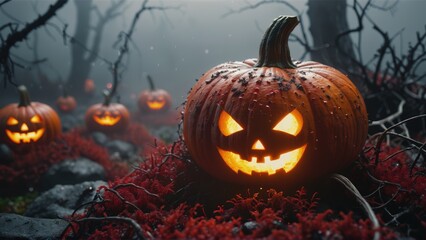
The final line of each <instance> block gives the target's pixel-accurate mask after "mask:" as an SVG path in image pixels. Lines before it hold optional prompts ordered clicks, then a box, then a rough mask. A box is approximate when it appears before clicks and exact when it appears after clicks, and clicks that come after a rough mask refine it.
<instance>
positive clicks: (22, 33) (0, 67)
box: [0, 0, 68, 87]
mask: <svg viewBox="0 0 426 240" xmlns="http://www.w3.org/2000/svg"><path fill="white" fill-rule="evenodd" d="M67 2H68V0H57V2H56V3H54V4H52V5H50V6H49V8H48V10H47V11H46V12H45V13H44V14H43V15H40V16H39V17H38V18H37V19H35V20H34V21H33V22H31V23H29V24H27V25H25V27H24V28H22V29H20V30H18V29H17V27H15V28H13V29H12V28H11V30H12V31H11V33H10V34H9V35H8V36H7V38H6V39H4V38H3V37H1V40H2V43H1V48H0V72H1V73H2V74H3V81H4V87H6V85H7V83H8V82H9V83H10V84H12V85H15V86H16V84H15V83H14V82H13V80H12V79H13V74H14V66H15V64H16V63H15V61H13V59H12V58H11V54H10V50H11V48H12V47H14V46H15V45H16V44H17V43H18V42H21V41H23V40H25V39H26V37H27V36H28V34H30V33H31V32H32V31H34V30H35V29H37V28H39V27H41V26H43V25H45V24H46V23H47V21H48V20H49V19H51V18H52V17H53V16H55V14H56V12H57V11H58V10H59V9H60V8H62V7H63V6H64V5H65V4H66V3H67Z"/></svg>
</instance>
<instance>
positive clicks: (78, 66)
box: [66, 0, 93, 97]
mask: <svg viewBox="0 0 426 240" xmlns="http://www.w3.org/2000/svg"><path fill="white" fill-rule="evenodd" d="M74 2H75V5H76V8H77V25H76V28H75V33H74V37H73V39H75V40H73V39H72V40H71V44H72V45H71V57H72V58H71V59H72V62H71V69H70V73H69V75H68V79H67V82H66V88H67V91H68V92H69V93H70V95H74V96H77V95H78V96H80V97H84V96H82V93H83V91H82V89H84V81H85V80H86V78H87V77H88V76H89V74H90V70H91V66H92V65H91V62H88V61H87V58H86V57H85V56H86V49H84V48H83V47H82V46H80V45H79V44H77V43H75V41H78V42H79V43H81V44H84V45H85V46H86V45H87V42H88V39H89V34H90V21H91V11H92V7H93V6H92V0H74Z"/></svg>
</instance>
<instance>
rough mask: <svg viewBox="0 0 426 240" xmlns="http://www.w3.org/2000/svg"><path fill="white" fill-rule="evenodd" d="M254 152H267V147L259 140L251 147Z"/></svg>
mask: <svg viewBox="0 0 426 240" xmlns="http://www.w3.org/2000/svg"><path fill="white" fill-rule="evenodd" d="M251 149H252V150H265V147H264V146H263V144H262V142H261V141H260V140H257V141H256V142H255V143H254V144H253V146H251Z"/></svg>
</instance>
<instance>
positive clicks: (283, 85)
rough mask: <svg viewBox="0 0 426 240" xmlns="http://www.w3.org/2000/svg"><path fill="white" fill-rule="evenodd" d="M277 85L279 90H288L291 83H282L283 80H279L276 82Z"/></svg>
mask: <svg viewBox="0 0 426 240" xmlns="http://www.w3.org/2000/svg"><path fill="white" fill-rule="evenodd" d="M278 87H279V89H280V90H281V91H288V90H290V89H291V84H289V83H283V82H279V83H278Z"/></svg>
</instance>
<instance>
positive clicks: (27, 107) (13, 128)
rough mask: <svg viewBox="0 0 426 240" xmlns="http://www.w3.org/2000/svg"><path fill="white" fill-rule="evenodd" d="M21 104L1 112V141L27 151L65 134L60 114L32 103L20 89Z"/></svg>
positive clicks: (21, 88) (9, 106)
mask: <svg viewBox="0 0 426 240" xmlns="http://www.w3.org/2000/svg"><path fill="white" fill-rule="evenodd" d="M18 91H19V93H20V102H19V103H12V104H9V105H7V106H5V107H4V108H2V109H1V110H0V132H1V133H0V139H1V142H3V143H6V144H7V145H8V146H10V147H11V148H12V149H15V150H16V149H23V148H27V147H30V146H33V145H35V144H37V143H46V142H48V141H51V140H53V139H54V138H55V137H57V136H58V135H59V134H60V133H61V132H62V127H61V121H60V118H59V116H58V114H57V113H56V112H55V110H53V109H52V108H51V107H50V106H48V105H46V104H44V103H39V102H31V101H30V99H29V97H28V92H27V89H26V88H25V86H19V87H18Z"/></svg>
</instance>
